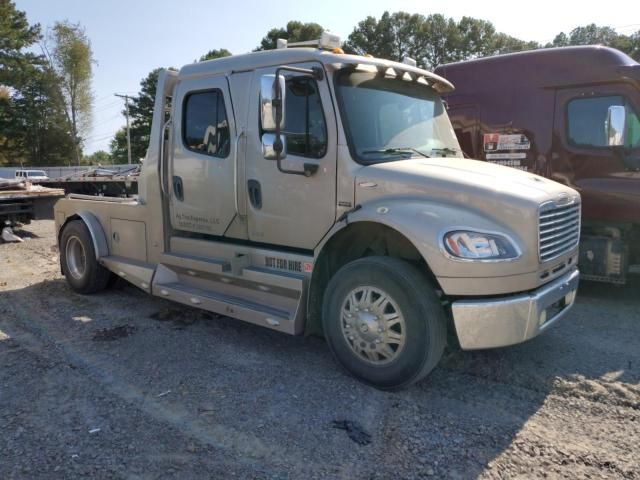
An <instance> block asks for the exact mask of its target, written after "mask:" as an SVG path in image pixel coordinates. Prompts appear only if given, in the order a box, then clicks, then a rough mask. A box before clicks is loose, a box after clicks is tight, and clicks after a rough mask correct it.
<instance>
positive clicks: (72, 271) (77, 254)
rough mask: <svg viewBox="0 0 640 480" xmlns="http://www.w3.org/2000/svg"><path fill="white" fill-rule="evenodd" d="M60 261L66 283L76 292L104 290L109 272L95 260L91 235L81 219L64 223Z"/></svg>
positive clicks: (109, 275)
mask: <svg viewBox="0 0 640 480" xmlns="http://www.w3.org/2000/svg"><path fill="white" fill-rule="evenodd" d="M60 263H61V265H62V271H63V273H64V275H65V277H66V279H67V283H69V285H70V286H71V288H73V289H74V290H75V291H76V292H78V293H93V292H98V291H100V290H104V288H106V286H107V284H108V283H109V279H110V277H111V272H110V271H109V270H107V269H106V268H104V267H103V266H102V265H100V264H99V263H98V261H97V260H96V251H95V249H94V247H93V242H92V240H91V235H90V234H89V230H88V229H87V226H86V225H85V224H84V222H83V221H81V220H73V221H71V222H69V223H68V224H67V225H65V227H64V229H63V230H62V235H61V237H60Z"/></svg>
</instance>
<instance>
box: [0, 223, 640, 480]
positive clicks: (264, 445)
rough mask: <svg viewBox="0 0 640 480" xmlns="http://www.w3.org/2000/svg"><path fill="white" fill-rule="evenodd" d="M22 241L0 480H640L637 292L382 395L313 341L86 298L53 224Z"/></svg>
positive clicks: (10, 312) (449, 360) (591, 294)
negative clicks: (65, 273)
mask: <svg viewBox="0 0 640 480" xmlns="http://www.w3.org/2000/svg"><path fill="white" fill-rule="evenodd" d="M22 234H23V235H25V236H29V237H31V238H29V239H28V240H27V241H25V242H24V243H22V244H0V432H1V433H0V478H3V479H9V478H42V479H52V478H78V477H86V476H90V477H92V478H145V479H146V478H149V479H151V478H153V479H155V478H181V479H184V478H260V479H263V478H264V479H298V478H302V479H308V478H344V479H387V478H427V477H432V478H443V477H446V478H476V477H480V478H518V477H520V478H531V477H550V478H640V386H639V383H640V298H638V293H640V279H639V278H635V279H634V281H633V282H631V284H630V285H628V286H627V287H625V288H616V287H610V286H604V285H595V284H591V285H590V284H587V283H585V284H583V285H582V286H581V290H580V293H579V299H578V304H577V305H576V307H575V309H574V310H573V312H572V313H571V314H570V316H569V317H568V318H567V319H566V320H564V321H563V322H562V323H561V324H559V325H558V326H557V327H556V328H554V329H553V330H552V331H550V332H548V333H547V334H546V335H543V336H541V337H539V338H537V339H535V340H533V341H531V342H529V343H527V344H524V345H519V346H516V347H511V348H505V349H500V350H493V351H485V352H475V353H470V352H466V353H465V352H459V351H456V352H449V353H448V354H447V355H446V357H445V359H444V360H443V361H442V363H441V364H440V366H439V367H438V368H437V369H436V371H434V372H433V373H432V374H431V375H430V376H429V377H428V378H427V379H426V380H425V381H423V382H421V383H420V384H418V385H416V386H414V387H412V388H409V389H407V390H404V391H402V392H397V393H385V392H380V391H377V390H375V389H372V388H369V387H367V386H365V385H362V384H361V383H358V382H357V381H355V380H353V379H351V378H350V377H348V376H347V375H345V374H343V373H342V372H341V371H340V370H339V369H338V368H337V366H336V365H335V364H334V362H333V360H332V358H331V356H330V354H329V350H328V348H327V347H326V345H325V344H324V342H323V340H321V339H318V338H298V337H288V336H284V335H281V334H278V333H275V332H272V331H269V330H266V329H263V328H259V327H255V326H251V325H247V324H243V323H240V322H238V321H234V320H232V319H229V318H222V317H216V316H214V315H209V314H206V313H202V312H198V311H196V310H191V309H186V308H184V307H181V306H177V305H172V304H169V303H166V302H164V301H162V300H159V299H154V298H151V297H149V296H146V295H145V294H144V293H142V292H141V291H139V290H137V289H135V288H134V287H129V286H127V285H116V286H115V287H114V288H113V289H111V290H109V291H108V292H105V293H103V294H98V295H93V296H86V297H83V296H79V295H76V294H74V293H72V292H71V291H70V290H69V289H68V288H67V286H66V284H65V282H64V280H63V278H62V277H61V275H60V272H59V268H58V254H57V251H56V250H55V247H54V243H55V242H54V236H53V223H52V222H49V221H40V222H36V223H34V224H32V225H30V226H28V227H25V229H24V231H23V232H22ZM344 420H347V421H349V422H351V423H348V425H347V426H349V427H352V426H355V428H356V431H355V432H352V434H351V435H349V432H347V431H345V430H343V429H339V428H336V424H334V422H336V421H338V422H342V421H344ZM342 426H345V425H344V424H342ZM358 428H361V429H362V431H360V432H359V431H357V430H358ZM367 434H368V435H369V436H370V437H368V436H367ZM351 437H353V438H351ZM354 440H356V441H354ZM367 440H370V443H368V444H366V443H367ZM358 441H361V443H365V444H361V443H358Z"/></svg>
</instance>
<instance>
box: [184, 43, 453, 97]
mask: <svg viewBox="0 0 640 480" xmlns="http://www.w3.org/2000/svg"><path fill="white" fill-rule="evenodd" d="M304 62H321V63H323V64H325V65H326V64H331V65H334V66H335V67H337V68H340V67H343V66H347V65H350V64H351V65H354V64H359V65H373V66H375V67H386V68H393V69H394V70H396V71H398V70H400V71H403V72H408V73H413V74H417V75H419V76H422V77H424V78H425V79H427V80H428V81H429V83H431V84H433V87H434V88H435V90H436V91H438V92H440V93H447V92H450V91H452V90H453V85H452V84H451V82H449V81H448V80H446V79H444V78H442V77H440V76H438V75H436V74H434V73H431V72H429V71H427V70H423V69H421V68H417V67H413V66H411V65H407V64H405V63H400V62H393V61H390V60H384V59H381V58H374V57H362V56H359V55H348V54H344V53H343V54H340V53H332V52H330V51H326V50H320V49H318V48H286V49H277V50H265V51H261V52H252V53H246V54H243V55H232V56H230V57H224V58H217V59H215V60H207V61H204V62H198V63H192V64H189V65H185V66H184V67H182V68H181V69H180V71H179V73H178V76H179V78H185V77H192V76H200V75H206V74H209V75H210V74H216V73H225V74H230V73H234V72H246V71H250V70H255V69H258V68H263V67H271V66H276V65H287V64H295V63H304Z"/></svg>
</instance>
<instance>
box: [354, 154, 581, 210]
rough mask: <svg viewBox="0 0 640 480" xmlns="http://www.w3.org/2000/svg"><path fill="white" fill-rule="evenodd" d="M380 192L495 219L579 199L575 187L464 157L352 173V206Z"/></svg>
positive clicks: (415, 161)
mask: <svg viewBox="0 0 640 480" xmlns="http://www.w3.org/2000/svg"><path fill="white" fill-rule="evenodd" d="M383 195H384V196H386V197H390V196H391V197H393V196H398V197H416V196H417V197H422V198H427V199H430V200H435V201H441V202H443V203H449V204H463V205H465V207H466V208H470V209H474V210H477V211H482V212H483V213H485V214H488V215H490V216H492V217H495V218H500V217H501V216H502V215H505V214H509V213H511V214H513V215H522V214H523V212H524V211H528V212H531V213H534V212H535V214H536V215H537V210H538V207H539V206H540V204H542V203H544V202H547V201H549V200H554V201H557V202H559V203H563V202H565V201H567V197H569V198H576V199H577V198H579V195H578V193H577V192H576V191H575V190H573V189H571V188H569V187H566V186H564V185H562V184H560V183H557V182H554V181H553V180H548V179H546V178H543V177H540V176H538V175H534V174H532V173H528V172H525V171H522V170H518V169H515V168H511V167H504V166H501V165H496V164H493V163H489V162H484V161H478V160H468V159H463V158H428V159H427V158H425V159H409V160H399V161H394V162H387V163H381V164H376V165H369V166H366V167H364V168H362V169H361V170H360V171H359V172H358V175H357V176H356V204H358V203H363V202H365V201H367V200H370V199H373V198H376V197H378V196H383Z"/></svg>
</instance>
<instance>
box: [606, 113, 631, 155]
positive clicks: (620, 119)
mask: <svg viewBox="0 0 640 480" xmlns="http://www.w3.org/2000/svg"><path fill="white" fill-rule="evenodd" d="M626 119H627V112H626V109H625V108H624V107H623V106H622V105H611V106H610V107H609V110H608V111H607V124H606V132H607V145H609V146H610V147H618V146H620V145H623V144H624V127H625V123H626Z"/></svg>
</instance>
